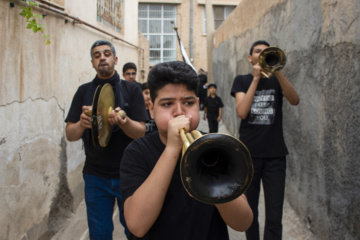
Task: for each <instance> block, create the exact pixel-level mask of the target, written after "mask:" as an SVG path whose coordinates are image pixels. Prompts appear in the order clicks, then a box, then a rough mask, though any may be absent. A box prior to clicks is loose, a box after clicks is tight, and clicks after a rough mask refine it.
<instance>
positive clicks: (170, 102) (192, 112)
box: [149, 84, 199, 138]
mask: <svg viewBox="0 0 360 240" xmlns="http://www.w3.org/2000/svg"><path fill="white" fill-rule="evenodd" d="M149 109H150V113H151V117H152V118H153V119H154V120H155V123H156V126H157V128H158V131H159V134H160V136H162V137H165V138H167V130H168V122H169V120H171V119H173V118H175V117H177V116H180V115H185V116H186V117H189V118H190V131H192V130H195V129H196V128H197V126H198V124H199V99H198V97H197V96H196V94H195V92H193V91H189V90H188V89H187V88H186V86H185V85H183V84H167V85H165V86H164V87H163V88H161V89H159V90H158V95H157V97H156V98H155V102H154V103H152V102H150V103H149Z"/></svg>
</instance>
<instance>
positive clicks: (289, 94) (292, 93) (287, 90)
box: [275, 71, 300, 105]
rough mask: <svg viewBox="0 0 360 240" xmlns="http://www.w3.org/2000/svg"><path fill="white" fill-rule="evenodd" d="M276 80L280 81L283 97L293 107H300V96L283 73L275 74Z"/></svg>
mask: <svg viewBox="0 0 360 240" xmlns="http://www.w3.org/2000/svg"><path fill="white" fill-rule="evenodd" d="M275 76H276V78H277V79H278V81H279V83H280V86H281V88H282V91H283V95H284V96H285V98H286V99H287V100H288V101H289V103H290V104H291V105H298V104H299V102H300V99H299V96H298V94H297V92H296V90H295V88H294V87H293V85H292V84H291V83H290V81H289V80H288V79H287V78H286V77H285V75H284V74H283V72H282V71H278V72H276V73H275Z"/></svg>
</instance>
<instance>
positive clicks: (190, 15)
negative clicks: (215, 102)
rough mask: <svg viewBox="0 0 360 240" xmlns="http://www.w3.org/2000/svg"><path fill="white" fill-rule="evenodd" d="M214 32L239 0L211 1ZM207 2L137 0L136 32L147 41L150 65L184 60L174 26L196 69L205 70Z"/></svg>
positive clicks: (195, 0) (190, 0) (193, 0)
mask: <svg viewBox="0 0 360 240" xmlns="http://www.w3.org/2000/svg"><path fill="white" fill-rule="evenodd" d="M211 2H212V8H213V21H214V28H215V30H216V29H217V28H218V27H219V26H220V25H221V23H222V22H223V21H224V20H225V19H226V18H227V17H228V16H229V15H230V14H231V12H232V11H233V10H234V9H235V7H236V6H237V5H238V4H239V3H240V2H241V0H237V1H234V0H212V1H211ZM205 4H206V0H162V1H160V0H158V1H154V0H140V1H139V31H140V32H142V34H143V35H144V36H145V37H146V38H147V39H148V40H149V49H150V53H149V54H150V58H149V63H150V65H154V64H156V63H159V62H166V61H173V60H183V57H182V54H181V52H180V47H179V43H178V39H177V37H176V31H175V30H174V27H177V31H178V34H179V37H180V39H181V42H182V44H183V45H184V46H185V49H186V54H187V56H188V58H189V59H190V61H191V63H192V65H193V66H194V67H195V68H196V69H199V68H203V69H205V70H206V69H207V64H208V63H207V35H206V12H205Z"/></svg>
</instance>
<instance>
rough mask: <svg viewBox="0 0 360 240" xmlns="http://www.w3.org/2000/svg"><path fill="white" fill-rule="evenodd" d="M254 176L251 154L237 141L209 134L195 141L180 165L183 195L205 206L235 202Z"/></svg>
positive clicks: (227, 136) (228, 137) (228, 136)
mask: <svg viewBox="0 0 360 240" xmlns="http://www.w3.org/2000/svg"><path fill="white" fill-rule="evenodd" d="M253 174H254V169H253V164H252V160H251V156H250V153H249V151H248V149H247V148H246V147H245V145H244V144H243V143H242V142H241V141H240V140H238V139H236V138H234V137H232V136H230V135H226V134H218V133H211V134H206V135H203V136H201V137H200V138H197V139H196V140H195V141H194V142H192V143H191V145H190V146H189V147H188V148H187V149H186V151H185V153H184V154H183V157H182V159H181V161H180V175H181V180H182V183H183V185H184V188H185V189H186V191H187V192H188V193H189V194H190V195H191V196H192V197H193V198H195V199H197V200H198V201H200V202H203V203H207V204H221V203H225V202H229V201H231V200H234V199H235V198H237V197H239V196H240V195H241V194H243V193H244V192H245V191H246V189H247V188H248V187H249V185H250V183H251V180H252V177H253Z"/></svg>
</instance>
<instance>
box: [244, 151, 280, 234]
mask: <svg viewBox="0 0 360 240" xmlns="http://www.w3.org/2000/svg"><path fill="white" fill-rule="evenodd" d="M253 164H254V177H253V180H252V182H251V184H250V187H249V188H248V190H247V191H246V193H245V195H246V197H247V199H248V202H249V205H250V207H251V209H252V211H253V214H254V221H253V223H252V225H251V226H250V228H249V229H248V230H247V231H246V239H247V240H259V239H260V235H259V221H258V216H259V212H258V205H259V195H260V182H261V181H262V184H263V189H264V198H265V199H264V201H265V229H264V240H270V239H271V240H280V239H282V215H283V205H284V192H285V177H286V157H285V156H284V157H279V158H253Z"/></svg>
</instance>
